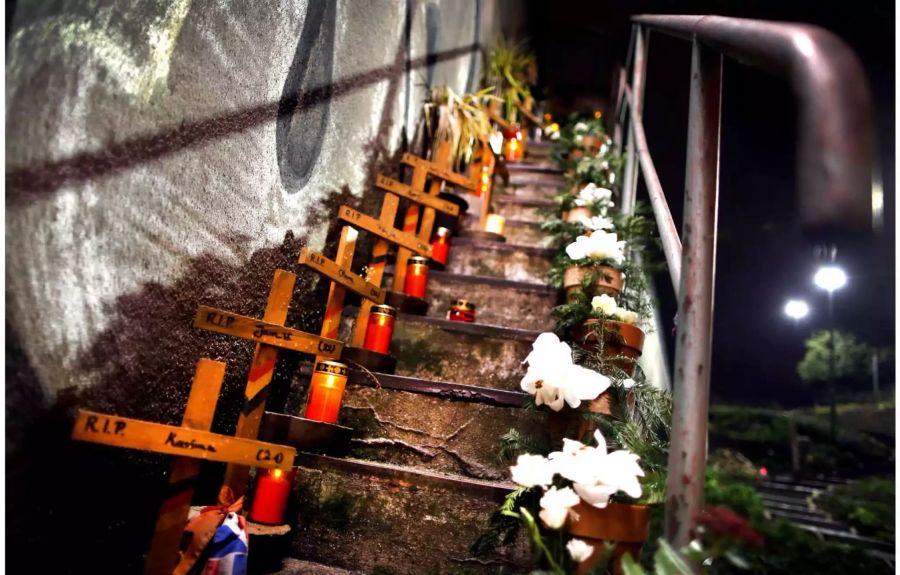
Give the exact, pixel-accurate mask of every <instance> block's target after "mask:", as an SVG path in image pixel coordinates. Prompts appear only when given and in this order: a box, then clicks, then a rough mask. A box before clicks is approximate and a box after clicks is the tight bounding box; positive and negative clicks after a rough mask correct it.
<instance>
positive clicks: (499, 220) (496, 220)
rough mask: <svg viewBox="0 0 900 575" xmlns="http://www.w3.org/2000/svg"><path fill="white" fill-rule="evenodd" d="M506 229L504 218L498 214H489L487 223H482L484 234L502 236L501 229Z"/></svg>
mask: <svg viewBox="0 0 900 575" xmlns="http://www.w3.org/2000/svg"><path fill="white" fill-rule="evenodd" d="M505 227H506V218H504V217H503V216H501V215H500V214H489V215H488V217H487V221H486V222H485V223H484V230H485V231H486V232H493V233H495V234H497V235H498V236H502V235H503V229H504V228H505Z"/></svg>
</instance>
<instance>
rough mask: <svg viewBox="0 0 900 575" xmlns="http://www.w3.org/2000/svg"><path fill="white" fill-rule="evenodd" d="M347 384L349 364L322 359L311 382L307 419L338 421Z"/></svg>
mask: <svg viewBox="0 0 900 575" xmlns="http://www.w3.org/2000/svg"><path fill="white" fill-rule="evenodd" d="M346 386H347V366H346V365H344V364H343V363H339V362H337V361H320V362H317V363H316V368H315V369H314V370H313V375H312V380H310V382H309V401H308V402H307V403H306V414H305V415H304V417H305V418H306V419H313V420H315V421H324V422H325V423H337V420H338V414H339V413H340V411H341V398H342V397H343V396H344V388H345V387H346Z"/></svg>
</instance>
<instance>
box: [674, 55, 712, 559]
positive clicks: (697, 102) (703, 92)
mask: <svg viewBox="0 0 900 575" xmlns="http://www.w3.org/2000/svg"><path fill="white" fill-rule="evenodd" d="M721 96H722V56H721V55H720V54H716V53H715V52H713V51H712V50H710V49H709V48H706V47H704V46H702V45H700V44H699V43H698V42H697V40H696V39H695V40H694V41H693V46H692V51H691V95H690V104H689V116H688V140H687V168H686V178H685V197H684V224H683V231H682V236H681V237H682V242H683V252H682V260H681V261H682V268H681V289H680V290H679V298H678V334H677V337H676V347H675V377H674V397H673V403H674V413H673V415H672V437H671V447H670V449H669V476H668V486H667V492H666V526H665V527H666V539H667V540H668V541H669V542H670V543H671V544H672V545H673V546H674V547H675V548H680V547H682V546H684V545H687V544H688V543H689V542H690V540H691V538H692V536H693V531H694V526H695V524H696V517H697V514H698V513H699V512H700V510H701V509H702V508H703V483H704V475H705V470H706V449H707V420H708V416H709V379H710V355H711V354H710V351H711V347H712V311H713V293H714V278H715V261H716V213H717V203H718V195H719V131H720V111H721V99H722V98H721Z"/></svg>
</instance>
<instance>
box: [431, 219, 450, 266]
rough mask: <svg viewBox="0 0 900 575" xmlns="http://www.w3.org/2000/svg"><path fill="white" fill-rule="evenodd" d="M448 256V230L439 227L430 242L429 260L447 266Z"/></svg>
mask: <svg viewBox="0 0 900 575" xmlns="http://www.w3.org/2000/svg"><path fill="white" fill-rule="evenodd" d="M449 255H450V230H448V229H447V228H444V227H439V228H438V229H437V231H436V232H435V233H434V238H433V239H432V240H431V259H433V260H434V261H436V262H438V263H441V264H444V265H447V256H449Z"/></svg>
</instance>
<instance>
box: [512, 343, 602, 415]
mask: <svg viewBox="0 0 900 575" xmlns="http://www.w3.org/2000/svg"><path fill="white" fill-rule="evenodd" d="M523 363H527V364H528V371H527V372H526V373H525V377H523V378H522V381H521V384H520V385H521V387H522V391H525V392H527V393H530V394H531V395H533V396H534V403H535V404H536V405H547V406H548V407H550V409H552V410H554V411H559V410H561V409H562V407H563V404H564V403H568V404H569V405H570V406H571V407H572V408H577V407H578V406H579V405H581V402H582V401H586V400H590V399H594V398H596V397H598V396H599V395H600V394H601V393H603V392H604V391H606V389H607V388H608V387H609V386H610V384H611V382H610V379H609V378H608V377H606V376H605V375H602V374H600V373H598V372H596V371H593V370H590V369H587V368H584V367H581V366H579V365H575V364H574V362H573V361H572V348H570V347H569V344H567V343H565V342H562V341H560V340H559V338H558V337H556V335H554V334H552V333H542V334H541V335H539V336H538V337H537V339H536V340H534V343H533V344H532V350H531V353H529V354H528V357H526V358H525V361H524V362H523Z"/></svg>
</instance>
